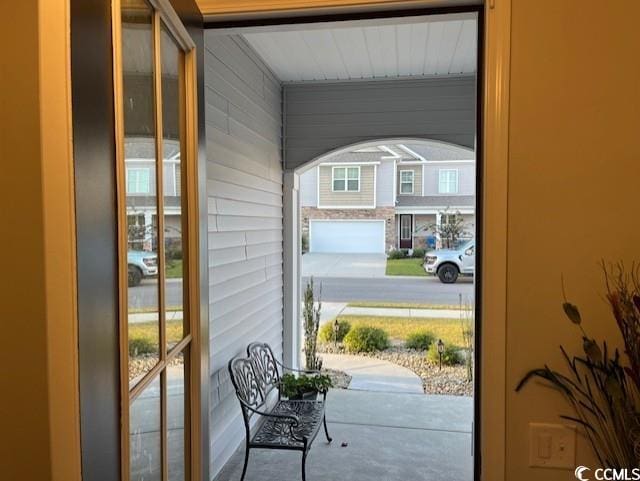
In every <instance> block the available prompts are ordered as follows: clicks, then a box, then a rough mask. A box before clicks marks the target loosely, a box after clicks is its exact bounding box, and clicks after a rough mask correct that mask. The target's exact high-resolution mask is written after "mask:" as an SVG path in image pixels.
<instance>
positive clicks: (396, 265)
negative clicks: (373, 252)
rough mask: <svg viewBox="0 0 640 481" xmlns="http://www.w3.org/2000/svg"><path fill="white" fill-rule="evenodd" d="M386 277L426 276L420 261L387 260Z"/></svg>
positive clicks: (417, 259)
mask: <svg viewBox="0 0 640 481" xmlns="http://www.w3.org/2000/svg"><path fill="white" fill-rule="evenodd" d="M386 274H387V275H388V276H421V277H422V276H426V275H427V273H426V272H425V270H424V268H423V267H422V259H419V258H416V259H387V271H386Z"/></svg>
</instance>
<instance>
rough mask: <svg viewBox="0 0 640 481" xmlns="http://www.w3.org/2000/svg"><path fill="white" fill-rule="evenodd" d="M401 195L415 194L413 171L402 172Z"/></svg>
mask: <svg viewBox="0 0 640 481" xmlns="http://www.w3.org/2000/svg"><path fill="white" fill-rule="evenodd" d="M400 193H401V194H413V170H401V171H400Z"/></svg>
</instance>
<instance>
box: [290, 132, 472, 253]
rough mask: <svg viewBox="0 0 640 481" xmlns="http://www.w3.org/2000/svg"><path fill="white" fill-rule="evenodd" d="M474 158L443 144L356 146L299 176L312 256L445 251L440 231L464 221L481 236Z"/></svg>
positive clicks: (467, 151) (464, 150) (468, 152)
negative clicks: (440, 248) (457, 218)
mask: <svg viewBox="0 0 640 481" xmlns="http://www.w3.org/2000/svg"><path fill="white" fill-rule="evenodd" d="M475 168H476V167H475V153H474V151H473V150H470V149H467V148H463V147H460V146H455V145H451V144H444V143H439V142H426V141H415V140H414V141H407V142H397V143H385V144H379V143H378V144H372V145H367V146H364V147H363V146H357V147H354V148H351V149H348V150H346V151H342V152H338V153H334V154H330V155H327V156H326V157H324V158H323V159H321V160H320V163H318V164H316V165H314V166H313V167H312V168H310V169H309V170H306V171H305V172H304V173H302V175H301V176H300V203H301V206H302V211H301V219H302V232H303V236H308V241H309V242H308V245H309V251H310V252H346V253H384V252H388V251H389V250H392V249H415V248H428V247H438V246H439V239H438V228H437V226H441V225H442V224H444V223H447V222H453V221H454V218H455V216H462V219H463V223H464V224H463V225H464V235H465V236H466V237H472V236H473V235H474V231H475V203H476V199H475Z"/></svg>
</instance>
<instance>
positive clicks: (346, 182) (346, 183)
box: [332, 167, 360, 192]
mask: <svg viewBox="0 0 640 481" xmlns="http://www.w3.org/2000/svg"><path fill="white" fill-rule="evenodd" d="M332 188H333V191H334V192H358V191H360V167H334V168H333V178H332Z"/></svg>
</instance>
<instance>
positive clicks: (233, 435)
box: [205, 33, 283, 479]
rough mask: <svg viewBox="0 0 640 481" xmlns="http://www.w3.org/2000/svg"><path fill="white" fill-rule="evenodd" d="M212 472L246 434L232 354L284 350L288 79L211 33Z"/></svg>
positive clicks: (240, 44) (233, 40) (237, 43)
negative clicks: (258, 346)
mask: <svg viewBox="0 0 640 481" xmlns="http://www.w3.org/2000/svg"><path fill="white" fill-rule="evenodd" d="M205 47H206V48H205V65H206V69H205V84H206V89H205V93H206V95H205V102H206V118H205V121H206V138H207V150H206V152H207V194H208V230H209V233H208V245H209V297H210V299H209V302H210V306H209V313H210V314H209V316H210V319H209V323H210V327H209V332H210V343H211V347H210V355H211V357H210V372H211V383H210V402H211V406H210V432H211V446H210V449H211V457H210V459H211V479H213V477H215V475H216V474H217V473H218V472H219V470H220V469H221V468H222V466H223V465H224V464H225V462H226V461H227V460H228V459H229V458H230V457H231V455H232V454H233V453H234V452H235V450H236V449H237V447H238V446H239V444H240V443H241V442H242V440H243V437H244V425H243V422H242V416H241V413H240V406H239V404H238V400H237V398H236V396H235V392H234V389H233V386H232V385H231V381H230V379H229V374H228V371H227V363H228V362H229V360H230V359H231V358H232V357H234V356H236V355H238V354H242V353H243V352H244V349H245V348H246V346H247V344H248V343H250V342H252V341H258V340H260V341H264V342H268V343H269V344H270V345H271V346H272V347H273V349H274V352H275V354H276V356H277V357H278V358H281V356H282V342H283V341H282V329H283V277H282V263H283V253H282V158H281V154H280V152H281V147H282V146H281V107H280V106H281V94H280V85H279V84H278V82H277V81H276V80H275V79H274V78H273V76H272V75H271V74H270V72H269V71H268V69H267V68H266V67H265V66H264V64H263V63H262V61H261V60H260V59H259V58H258V57H257V55H255V53H254V52H253V51H252V50H251V49H250V48H249V47H248V46H247V44H246V43H245V42H244V41H243V40H242V39H241V37H238V36H227V35H213V34H208V33H205Z"/></svg>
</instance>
